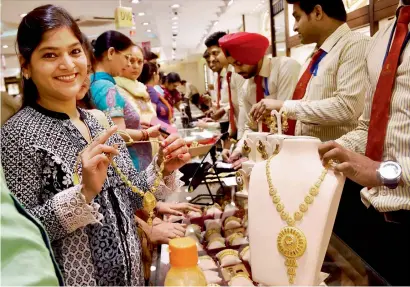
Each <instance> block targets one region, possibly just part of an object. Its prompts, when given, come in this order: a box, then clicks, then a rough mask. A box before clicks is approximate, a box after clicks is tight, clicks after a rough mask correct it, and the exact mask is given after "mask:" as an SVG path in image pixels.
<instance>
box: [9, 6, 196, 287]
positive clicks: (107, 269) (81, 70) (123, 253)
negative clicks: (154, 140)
mask: <svg viewBox="0 0 410 287" xmlns="http://www.w3.org/2000/svg"><path fill="white" fill-rule="evenodd" d="M17 44H18V50H19V54H20V55H19V56H20V57H19V58H20V62H21V68H22V74H23V87H24V89H23V93H24V106H23V108H22V109H21V110H20V111H19V112H18V113H17V114H16V115H14V116H13V117H12V118H11V119H9V120H8V121H7V122H6V123H5V125H4V126H3V127H2V129H1V135H2V139H1V141H2V147H1V148H2V149H1V162H2V166H3V168H4V174H5V177H6V181H7V184H8V187H9V189H10V191H11V192H12V193H13V194H14V195H15V196H16V197H17V198H18V200H19V201H20V202H21V203H22V204H23V205H24V207H25V208H26V209H27V210H28V211H29V212H30V213H31V214H32V215H33V216H35V217H36V218H37V219H39V220H40V221H41V223H42V224H43V225H44V227H45V228H46V231H47V233H48V235H49V236H50V239H51V241H52V243H51V244H52V247H53V250H54V253H55V255H56V258H57V261H58V264H59V267H60V268H61V270H62V273H63V276H64V280H65V284H67V285H83V286H84V285H86V286H90V285H117V286H118V285H128V286H135V285H143V283H144V282H143V270H142V264H141V244H140V241H139V239H138V236H137V235H136V224H135V222H134V214H135V211H136V210H137V209H140V208H141V207H142V200H141V197H140V196H139V195H138V194H137V193H133V192H132V191H131V190H130V189H129V188H128V187H127V185H126V184H125V183H124V181H123V180H122V179H121V178H120V176H118V174H117V173H116V171H115V170H114V169H113V167H112V165H110V161H112V160H114V161H115V162H116V164H117V165H118V167H119V168H120V169H121V170H122V172H123V173H124V174H125V175H126V177H127V178H128V179H129V180H130V181H131V182H132V184H133V185H134V186H137V187H138V188H139V189H140V190H142V191H147V190H148V189H149V188H150V186H151V185H152V183H153V181H154V180H155V178H156V177H157V172H158V169H159V167H158V166H159V164H160V162H161V160H162V158H157V157H155V158H154V160H153V162H152V163H151V164H150V165H149V166H148V167H147V169H146V170H144V171H142V172H137V171H136V169H135V168H134V167H133V164H132V161H131V159H130V155H129V153H128V151H127V149H126V148H125V147H124V142H123V140H122V138H121V137H120V136H118V135H116V134H114V132H115V131H116V127H112V128H111V129H109V130H108V131H107V132H105V133H104V134H103V135H100V136H99V137H98V138H97V139H96V140H94V141H93V142H92V143H91V144H90V145H89V146H88V144H89V142H91V139H93V138H95V137H96V136H97V135H99V134H101V133H102V132H103V131H104V129H103V128H102V126H101V125H100V123H99V121H98V120H97V119H96V118H95V117H94V116H93V115H92V114H91V113H89V112H87V111H86V110H82V109H77V107H76V97H77V95H78V92H79V91H80V89H81V86H82V84H83V82H84V80H85V78H86V77H87V59H86V57H85V55H84V52H83V49H82V46H81V44H82V40H81V32H80V30H79V28H78V26H77V24H76V23H75V21H74V20H73V18H72V17H71V16H70V15H69V14H68V13H67V12H66V11H65V10H64V9H62V8H59V7H56V6H53V5H46V6H41V7H38V8H36V9H34V10H33V11H31V12H30V13H28V14H27V15H26V16H25V17H24V18H23V19H22V22H21V23H20V25H19V29H18V33H17ZM114 57H116V60H117V61H120V59H121V57H122V56H121V55H115V56H114ZM108 121H109V122H110V123H111V124H112V121H111V120H110V119H108ZM104 143H105V144H104ZM87 146H88V148H87ZM162 147H163V148H162V153H163V155H164V157H165V168H164V172H163V174H164V178H163V180H162V181H161V183H160V186H159V188H158V190H157V192H156V193H155V196H156V197H157V198H159V199H162V198H164V197H165V196H166V195H167V194H168V193H170V192H172V191H173V190H174V189H175V188H176V187H178V185H179V180H178V171H177V170H178V168H180V167H181V166H182V165H184V164H185V163H186V162H187V161H189V159H190V155H189V153H188V148H187V147H186V145H185V142H184V141H183V140H182V139H179V138H178V137H177V136H170V137H168V138H167V139H166V141H164V142H163V144H162ZM81 151H84V152H83V153H81V159H82V160H81V162H82V164H81V165H80V167H79V173H80V175H81V184H77V185H75V184H74V182H73V173H74V165H75V163H76V160H77V157H78V155H79V154H80V152H81ZM114 156H115V157H114Z"/></svg>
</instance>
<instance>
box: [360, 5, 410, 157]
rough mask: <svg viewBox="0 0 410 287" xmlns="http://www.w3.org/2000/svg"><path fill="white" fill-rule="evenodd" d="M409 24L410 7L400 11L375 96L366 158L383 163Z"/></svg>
mask: <svg viewBox="0 0 410 287" xmlns="http://www.w3.org/2000/svg"><path fill="white" fill-rule="evenodd" d="M409 22H410V6H404V7H402V8H401V9H400V11H399V16H398V20H397V26H396V32H395V35H394V39H393V43H392V45H391V48H390V51H389V54H388V55H387V58H386V61H385V62H384V64H383V68H382V71H381V73H380V76H379V80H378V82H377V86H376V91H375V92H374V96H373V103H372V112H371V117H370V123H369V131H368V135H367V147H366V156H367V157H369V158H371V159H373V160H375V161H381V160H382V157H383V146H384V140H385V138H386V132H387V124H388V122H389V116H390V101H391V98H392V94H393V88H394V82H395V80H396V72H397V67H398V65H399V59H400V52H401V48H402V46H403V43H404V40H405V39H406V36H407V33H408V31H409V28H408V24H409Z"/></svg>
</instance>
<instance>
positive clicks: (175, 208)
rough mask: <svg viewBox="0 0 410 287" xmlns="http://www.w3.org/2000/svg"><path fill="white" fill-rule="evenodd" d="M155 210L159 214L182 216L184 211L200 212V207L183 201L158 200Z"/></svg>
mask: <svg viewBox="0 0 410 287" xmlns="http://www.w3.org/2000/svg"><path fill="white" fill-rule="evenodd" d="M156 207H157V211H158V213H160V214H170V215H176V216H182V215H184V213H185V212H188V211H195V212H201V208H200V207H199V206H197V205H194V204H191V203H188V202H183V203H168V202H158V203H157V206H156Z"/></svg>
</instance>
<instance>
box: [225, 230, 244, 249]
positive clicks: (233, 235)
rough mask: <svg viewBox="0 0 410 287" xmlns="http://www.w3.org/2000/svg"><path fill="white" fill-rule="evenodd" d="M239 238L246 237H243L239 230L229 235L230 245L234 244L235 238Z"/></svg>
mask: <svg viewBox="0 0 410 287" xmlns="http://www.w3.org/2000/svg"><path fill="white" fill-rule="evenodd" d="M238 238H244V237H243V234H242V233H239V232H237V233H234V234H232V235H231V236H229V239H228V242H229V245H230V246H233V242H234V240H235V239H238Z"/></svg>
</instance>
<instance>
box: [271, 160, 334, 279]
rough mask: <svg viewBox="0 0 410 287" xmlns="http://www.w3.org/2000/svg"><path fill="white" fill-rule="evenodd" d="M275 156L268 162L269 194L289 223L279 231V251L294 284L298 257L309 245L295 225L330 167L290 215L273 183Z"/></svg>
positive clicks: (317, 192) (283, 217) (312, 199)
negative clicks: (271, 164) (273, 161)
mask: <svg viewBox="0 0 410 287" xmlns="http://www.w3.org/2000/svg"><path fill="white" fill-rule="evenodd" d="M274 156H275V154H274V155H272V156H271V157H270V158H269V159H268V161H267V162H266V177H267V179H268V185H269V195H270V197H271V198H272V202H273V204H274V205H275V207H276V211H277V212H278V213H279V215H280V217H281V219H282V220H283V221H285V222H286V224H287V226H286V227H284V228H282V229H281V230H280V231H279V234H278V238H277V247H278V250H279V252H280V253H281V254H282V255H283V256H284V257H285V258H286V260H285V266H286V267H287V274H288V278H289V284H294V281H295V277H296V268H297V266H298V265H297V262H296V259H297V258H299V257H301V256H303V254H304V253H305V251H306V247H307V240H306V237H305V235H304V233H303V232H302V231H301V230H300V229H298V228H296V227H295V223H296V222H297V221H301V220H302V218H303V215H304V213H306V212H307V211H308V207H309V204H312V203H313V201H314V198H315V196H317V195H318V194H319V190H320V186H321V185H322V182H323V180H324V179H325V177H326V174H327V172H328V168H327V167H326V168H325V169H324V170H323V171H322V173H321V175H320V177H319V179H318V180H317V182H316V183H315V184H314V185H312V186H311V187H310V189H309V193H308V194H307V195H306V196H305V199H304V202H302V203H301V204H300V205H299V210H298V211H296V212H295V213H294V214H293V215H290V213H289V212H288V211H286V210H285V205H284V204H283V202H282V199H281V197H280V195H279V194H278V190H277V189H276V187H275V186H274V185H273V183H272V177H271V172H270V162H271V160H272V158H273V157H274Z"/></svg>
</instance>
